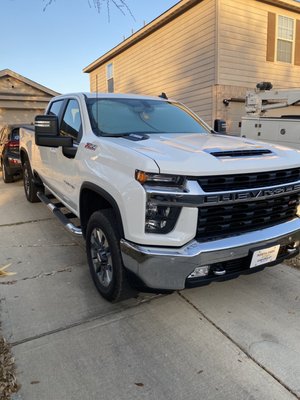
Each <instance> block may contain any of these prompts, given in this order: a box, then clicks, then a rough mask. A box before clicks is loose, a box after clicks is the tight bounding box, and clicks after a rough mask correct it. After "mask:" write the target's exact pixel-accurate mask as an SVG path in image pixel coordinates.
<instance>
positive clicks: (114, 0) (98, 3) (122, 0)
mask: <svg viewBox="0 0 300 400" xmlns="http://www.w3.org/2000/svg"><path fill="white" fill-rule="evenodd" d="M55 1H56V0H43V2H44V3H45V6H44V7H43V11H46V9H47V8H48V7H49V6H50V5H51V4H52V3H54V2H55ZM86 1H87V3H88V5H89V7H90V8H92V7H94V8H95V9H96V11H97V12H98V13H99V14H100V13H101V10H102V6H103V5H104V4H106V8H107V17H108V21H109V22H110V14H111V13H110V6H111V4H113V5H114V6H115V7H116V8H117V9H118V10H119V11H120V12H121V13H122V14H123V15H124V16H126V13H127V14H129V15H130V16H131V18H132V19H133V20H134V21H135V18H134V15H133V13H132V12H131V9H130V8H129V6H128V4H127V3H126V0H93V2H92V3H91V0H86Z"/></svg>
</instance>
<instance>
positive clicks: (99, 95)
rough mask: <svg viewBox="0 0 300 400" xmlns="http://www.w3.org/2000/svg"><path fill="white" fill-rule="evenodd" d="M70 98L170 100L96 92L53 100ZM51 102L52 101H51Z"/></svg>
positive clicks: (157, 97)
mask: <svg viewBox="0 0 300 400" xmlns="http://www.w3.org/2000/svg"><path fill="white" fill-rule="evenodd" d="M70 96H76V97H81V96H84V97H88V98H94V99H95V98H99V99H100V98H105V99H107V98H111V99H140V100H142V99H147V100H160V101H170V100H171V99H165V98H163V97H159V96H145V95H140V94H134V93H126V94H125V93H96V92H93V93H91V92H77V93H67V94H63V95H60V96H56V97H55V99H57V98H65V97H70ZM52 100H53V99H52Z"/></svg>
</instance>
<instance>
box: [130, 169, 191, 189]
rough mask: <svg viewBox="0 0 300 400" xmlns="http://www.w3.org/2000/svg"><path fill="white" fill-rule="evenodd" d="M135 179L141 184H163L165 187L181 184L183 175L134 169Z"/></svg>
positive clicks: (183, 180)
mask: <svg viewBox="0 0 300 400" xmlns="http://www.w3.org/2000/svg"><path fill="white" fill-rule="evenodd" d="M135 179H136V180H137V181H138V182H140V184H141V185H144V184H149V185H159V186H161V185H163V186H167V187H174V186H175V187H178V186H182V185H183V184H184V182H185V177H184V176H178V175H168V174H152V173H148V172H144V171H139V170H136V171H135Z"/></svg>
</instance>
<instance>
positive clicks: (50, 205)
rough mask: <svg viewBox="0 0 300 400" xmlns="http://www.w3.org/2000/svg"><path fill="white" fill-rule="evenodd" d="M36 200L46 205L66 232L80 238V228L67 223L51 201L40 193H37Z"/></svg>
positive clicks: (67, 220) (63, 215)
mask: <svg viewBox="0 0 300 400" xmlns="http://www.w3.org/2000/svg"><path fill="white" fill-rule="evenodd" d="M37 196H38V198H39V199H40V200H41V201H42V202H43V203H44V204H46V206H47V207H48V208H49V210H50V211H52V213H53V214H54V215H55V217H56V218H57V219H58V220H59V221H60V222H61V223H62V224H63V225H64V227H65V228H66V229H67V231H69V232H71V233H73V234H74V235H76V236H82V230H81V228H78V227H77V226H75V225H74V224H72V222H70V221H69V219H68V218H67V217H66V216H65V214H64V213H62V212H61V210H60V209H59V208H58V207H56V206H55V204H53V203H52V202H51V200H50V199H49V198H48V197H47V196H46V195H45V194H44V193H42V192H38V193H37Z"/></svg>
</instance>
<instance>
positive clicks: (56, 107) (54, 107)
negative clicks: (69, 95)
mask: <svg viewBox="0 0 300 400" xmlns="http://www.w3.org/2000/svg"><path fill="white" fill-rule="evenodd" d="M62 103H63V100H58V101H54V102H53V103H52V104H51V106H50V109H49V111H48V114H49V115H56V116H58V114H59V111H60V109H61V106H62Z"/></svg>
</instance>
